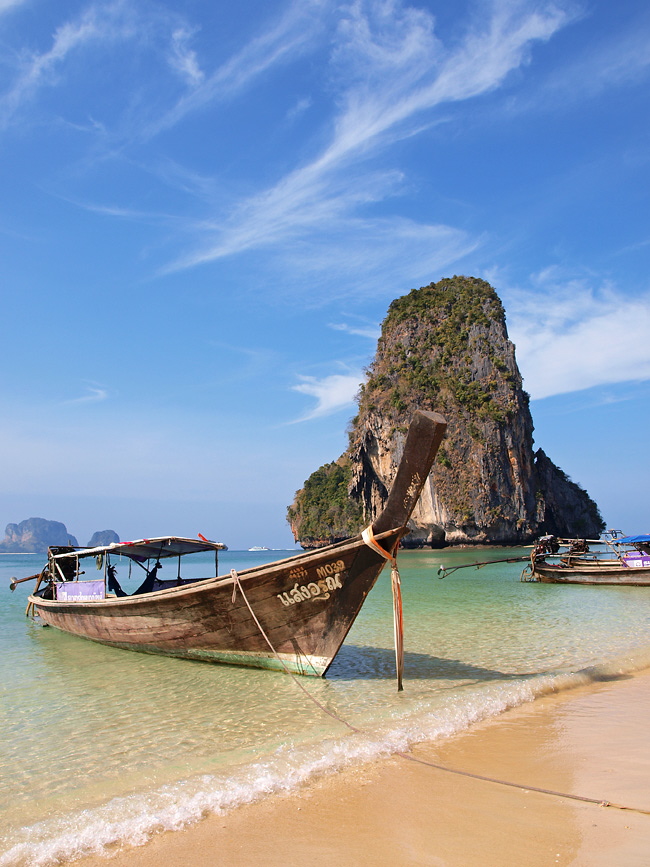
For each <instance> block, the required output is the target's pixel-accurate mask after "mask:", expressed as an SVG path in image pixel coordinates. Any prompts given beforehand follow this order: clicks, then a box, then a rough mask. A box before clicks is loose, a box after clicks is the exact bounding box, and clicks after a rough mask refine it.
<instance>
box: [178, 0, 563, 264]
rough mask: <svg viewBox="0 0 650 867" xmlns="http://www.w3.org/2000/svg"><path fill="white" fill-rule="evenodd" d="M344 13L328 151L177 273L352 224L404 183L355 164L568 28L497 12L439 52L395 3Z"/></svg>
mask: <svg viewBox="0 0 650 867" xmlns="http://www.w3.org/2000/svg"><path fill="white" fill-rule="evenodd" d="M349 9H350V13H349V16H348V17H346V18H345V19H344V20H343V21H342V23H341V25H340V27H339V30H338V40H339V41H338V43H337V46H336V48H335V51H334V54H333V58H334V59H333V62H334V67H335V69H336V70H337V71H338V70H340V71H341V74H340V75H339V82H340V84H341V85H342V86H343V87H344V89H343V90H342V92H341V93H340V95H339V99H338V104H339V105H340V106H341V109H340V111H339V113H338V115H336V116H334V117H333V118H332V120H331V127H332V130H333V134H332V136H331V137H330V141H329V144H328V145H327V146H326V147H325V148H324V149H323V150H322V151H321V152H320V154H318V155H317V156H316V157H315V158H314V159H313V160H312V161H311V162H310V163H307V164H306V165H303V166H302V167H300V168H296V169H295V170H293V171H291V172H290V173H288V174H287V175H285V176H284V177H283V178H281V179H280V180H279V181H278V182H277V183H276V184H275V185H274V186H272V187H270V188H268V189H266V190H265V191H263V192H261V193H259V194H257V195H254V196H251V197H250V198H248V199H247V200H244V201H242V202H240V203H239V204H237V205H236V206H235V207H234V208H233V209H232V210H231V213H230V216H229V217H228V216H227V217H225V218H220V219H218V220H217V219H215V221H214V225H213V226H211V227H210V226H206V232H205V233H204V234H205V235H206V236H207V240H205V241H204V242H203V243H202V244H201V245H200V246H197V248H196V249H195V250H194V251H193V252H191V253H189V254H188V255H186V256H185V257H183V258H181V259H179V260H178V261H177V263H176V265H175V267H176V268H185V267H190V266H193V265H197V264H199V263H204V262H211V261H214V260H217V259H220V258H223V257H225V256H230V255H233V254H237V253H241V252H243V251H246V250H250V249H254V248H261V247H267V248H268V247H269V246H270V245H277V244H278V243H279V242H285V243H286V242H288V241H290V240H295V239H301V240H302V239H305V237H307V236H308V235H309V233H310V232H311V231H313V230H314V229H316V228H317V229H318V230H319V231H323V230H326V231H327V230H328V229H330V230H331V229H332V228H336V229H340V227H341V221H342V220H344V219H347V220H351V219H356V218H355V214H356V212H357V211H358V209H359V207H361V206H365V205H367V204H369V203H371V202H378V201H381V200H383V199H385V198H386V197H387V196H389V195H393V194H395V192H397V191H398V190H399V188H400V186H401V184H402V182H403V181H402V178H401V175H400V174H399V173H397V172H394V171H393V172H391V171H387V172H386V171H385V172H379V173H371V172H368V171H365V172H364V171H363V169H362V170H361V171H360V166H361V165H362V161H365V160H366V159H367V158H368V157H369V156H370V155H371V154H374V153H376V152H377V151H378V150H379V149H381V148H384V147H385V146H386V145H388V144H389V143H391V142H394V141H395V140H397V139H400V138H404V137H407V136H410V135H413V134H416V133H417V132H418V131H419V130H420V129H422V126H423V124H428V123H432V122H433V121H434V118H433V116H432V115H431V111H432V110H433V109H435V108H436V107H439V106H441V105H442V104H444V103H447V102H453V101H458V100H466V99H469V98H471V97H475V96H477V95H479V94H482V93H486V92H488V91H490V90H492V89H494V88H496V87H498V86H499V85H500V84H501V83H502V81H503V79H504V78H505V77H506V75H507V74H508V73H509V72H511V71H512V70H513V69H516V68H517V67H519V66H520V65H521V64H523V63H524V62H526V60H527V55H528V52H529V50H530V47H531V45H532V44H533V43H534V42H535V41H539V40H546V39H549V38H550V37H551V36H552V34H553V33H554V32H556V31H557V30H558V29H559V28H560V27H562V26H563V25H564V24H565V23H566V21H567V16H566V15H564V14H563V13H561V12H559V11H557V10H556V9H555V8H554V7H551V6H549V7H548V8H547V11H546V12H545V13H544V12H541V11H534V12H530V11H528V10H527V8H526V6H525V4H521V3H516V2H514V3H506V4H496V6H495V7H494V12H493V14H492V17H491V18H489V19H488V20H486V21H484V22H482V26H481V27H477V29H476V30H475V31H473V32H472V33H470V34H469V35H468V36H467V37H466V39H465V41H464V42H462V43H461V44H460V45H458V46H455V47H454V48H453V49H449V50H444V49H443V48H442V47H441V45H440V43H439V42H438V41H437V39H436V38H435V37H434V34H433V19H432V17H431V16H430V15H429V14H428V13H426V12H424V11H422V10H416V9H414V8H410V7H407V8H404V7H403V6H402V5H401V4H400V3H398V2H397V0H387V2H375V3H373V2H366V3H362V2H354V3H352V4H351V5H350V7H349ZM206 86H208V85H206ZM191 98H194V97H191ZM367 224H368V222H367V221H366V225H367ZM380 225H381V224H380ZM426 228H428V229H431V228H436V229H438V228H441V229H443V230H446V231H448V232H452V231H453V230H451V229H448V228H447V227H426ZM403 252H404V251H402V253H403ZM403 258H404V255H402V259H403Z"/></svg>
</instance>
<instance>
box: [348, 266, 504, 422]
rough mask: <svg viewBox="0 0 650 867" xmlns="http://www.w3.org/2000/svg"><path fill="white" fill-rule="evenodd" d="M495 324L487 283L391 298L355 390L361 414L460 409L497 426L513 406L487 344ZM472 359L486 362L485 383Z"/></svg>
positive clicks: (499, 361) (495, 300)
mask: <svg viewBox="0 0 650 867" xmlns="http://www.w3.org/2000/svg"><path fill="white" fill-rule="evenodd" d="M495 323H496V324H497V325H498V328H499V330H501V329H505V313H504V310H503V305H502V304H501V301H500V300H499V297H498V296H497V294H496V292H495V291H494V289H493V288H492V287H491V286H490V284H489V283H486V282H485V281H484V280H478V279H476V278H474V277H453V278H446V279H444V280H440V281H439V282H438V283H431V284H430V285H429V286H424V287H423V288H421V289H412V290H411V291H410V292H409V293H408V295H404V296H403V297H402V298H397V299H396V300H395V301H393V302H392V304H391V305H390V307H389V308H388V315H387V316H386V319H385V320H384V323H383V328H382V336H381V338H380V340H379V346H378V350H377V357H376V359H375V361H374V362H373V364H372V366H371V368H370V370H369V371H368V373H369V376H368V381H367V382H366V384H365V386H364V387H363V388H362V391H361V400H360V409H361V411H362V412H363V411H366V412H372V411H373V410H380V411H381V412H382V413H384V414H386V413H387V414H389V415H391V416H393V417H395V416H396V415H402V414H404V413H405V412H406V411H407V410H408V411H411V410H413V409H414V408H416V405H417V406H420V407H421V406H422V400H423V399H424V400H425V401H432V400H435V402H436V405H437V408H438V409H440V410H442V411H443V412H444V411H445V409H446V408H447V407H448V406H454V407H461V408H462V409H463V410H465V411H466V412H467V413H468V414H470V415H472V416H476V417H478V418H490V419H492V420H493V421H496V422H504V421H505V420H506V419H507V418H508V416H509V415H511V414H512V413H513V412H514V411H515V410H516V405H515V402H514V401H513V400H511V399H510V398H511V395H509V394H504V393H503V384H504V383H507V384H511V385H514V384H515V379H516V377H515V376H514V372H511V371H510V370H509V368H508V365H507V363H506V362H505V361H504V359H503V358H502V357H500V355H499V353H498V352H496V351H495V349H494V347H493V346H492V343H491V341H490V339H489V335H490V330H491V326H493V324H495ZM477 357H480V358H482V359H484V360H485V361H486V362H489V363H490V365H491V367H492V372H493V375H492V376H489V377H485V376H481V377H478V376H477V375H476V370H475V364H474V362H475V360H476V358H477ZM499 391H500V392H501V393H500V394H499V393H498V392H499ZM474 432H476V433H477V430H476V428H474Z"/></svg>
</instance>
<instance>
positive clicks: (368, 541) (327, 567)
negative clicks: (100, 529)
mask: <svg viewBox="0 0 650 867" xmlns="http://www.w3.org/2000/svg"><path fill="white" fill-rule="evenodd" d="M445 428H446V422H445V421H444V419H443V418H442V416H440V415H438V414H437V413H432V412H424V411H419V412H417V413H416V414H415V417H414V419H413V422H412V424H411V426H410V428H409V432H408V435H407V438H406V442H405V444H404V451H403V455H402V459H401V461H400V465H399V467H398V470H397V474H396V476H395V480H394V482H393V486H392V489H391V492H390V495H389V497H388V499H387V501H386V504H385V507H384V509H383V511H382V512H381V514H380V515H379V516H378V517H377V519H376V520H375V521H374V523H373V524H372V525H371V526H370V527H368V528H367V529H366V530H365V531H364V532H363V534H360V535H359V536H355V537H353V538H351V539H348V540H346V541H344V542H338V543H336V544H333V545H328V546H326V547H324V548H319V549H316V550H313V551H309V552H304V553H302V554H298V555H296V556H292V557H289V558H287V559H285V560H279V561H277V562H274V563H269V564H266V565H263V566H255V567H252V568H249V569H246V570H242V571H240V572H238V573H237V572H235V571H234V570H233V571H231V573H230V574H226V575H221V576H220V575H219V574H218V569H217V564H216V562H215V570H214V574H213V575H211V576H210V577H205V578H199V579H197V578H191V579H185V578H183V577H182V576H181V565H182V560H183V558H184V557H185V556H186V555H188V554H190V553H196V552H197V551H201V552H205V551H214V553H215V560H216V558H217V557H218V551H219V550H222V549H223V547H225V546H223V545H220V544H219V543H215V542H210V541H208V540H207V539H203V538H201V539H200V540H192V539H182V538H179V537H161V538H158V539H149V540H146V539H143V540H140V541H138V542H132V543H120V544H115V545H109V546H106V547H101V548H87V549H77V548H66V549H61V548H52V549H50V552H49V556H48V562H47V564H46V565H45V567H44V569H43V571H42V572H41V573H40V575H39V576H30V577H34V578H36V577H37V578H38V584H37V588H36V590H35V592H34V593H33V594H32V595H31V596H30V597H29V605H28V609H30V608H31V610H32V611H33V612H34V614H35V615H37V616H39V617H40V619H41V620H42V622H43V623H45V624H47V625H49V626H53V627H56V628H58V629H61V630H63V631H65V632H68V633H71V634H73V635H77V636H80V637H83V638H88V639H91V640H93V641H98V642H100V643H102V644H106V645H110V646H113V647H119V648H125V649H129V650H137V651H142V652H146V653H158V654H165V655H169V656H177V657H185V658H189V659H198V660H207V661H212V662H223V663H230V664H239V665H249V666H254V667H260V668H269V669H285V670H288V671H291V672H295V673H299V674H307V675H316V676H322V675H323V674H325V672H326V671H327V669H328V668H329V666H330V665H331V663H332V660H333V659H334V657H335V656H336V654H337V652H338V650H339V648H340V647H341V644H342V643H343V640H344V639H345V636H346V635H347V633H348V631H349V629H350V627H351V626H352V624H353V623H354V620H355V619H356V617H357V615H358V613H359V611H360V609H361V607H362V605H363V602H364V600H365V598H366V596H367V595H368V593H369V592H370V590H371V589H372V587H373V585H374V583H375V581H376V580H377V578H378V577H379V574H380V572H381V571H382V569H383V567H384V565H385V564H386V562H387V561H392V562H393V564H394V560H395V556H396V552H397V548H398V546H399V542H400V539H401V538H402V537H403V536H404V535H405V534H406V533H407V532H408V529H407V523H408V520H409V518H410V516H411V513H412V511H413V508H414V507H415V504H416V502H417V500H418V498H419V496H420V493H421V491H422V487H423V486H424V483H425V481H426V479H427V477H428V475H429V471H430V469H431V466H432V464H433V461H434V458H435V455H436V452H437V450H438V447H439V445H440V442H441V440H442V437H443V435H444V431H445ZM118 555H119V556H121V557H124V558H126V559H127V560H128V561H131V562H132V563H138V564H140V565H141V566H142V567H143V568H144V570H145V571H146V577H145V580H144V581H143V583H142V585H141V586H140V587H139V588H138V590H137V591H136V592H135V593H134V594H132V595H130V596H129V595H126V594H125V593H124V591H123V590H122V588H121V586H120V585H119V580H118V578H117V575H116V573H115V560H116V557H117V556H118ZM98 558H99V560H101V568H102V569H103V570H104V571H103V577H102V578H100V579H98V580H95V581H85V580H83V579H81V575H82V574H83V573H84V569H83V568H82V566H83V564H84V562H89V563H92V560H93V559H95V560H98ZM168 558H177V560H178V570H177V577H176V579H174V580H173V581H167V582H162V581H160V580H159V576H158V571H159V569H160V568H161V562H162V561H163V560H165V559H168ZM394 571H396V570H394ZM392 578H393V589H394V594H395V593H397V594H398V595H397V596H396V597H395V598H396V600H397V601H396V609H395V611H396V635H397V634H398V633H400V635H401V597H399V575H398V574H397V578H395V574H393V576H392ZM21 580H27V579H21ZM14 583H18V582H14ZM396 583H397V586H396ZM400 679H401V674H400V665H399V661H398V680H400Z"/></svg>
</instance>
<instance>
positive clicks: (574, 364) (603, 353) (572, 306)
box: [506, 272, 650, 399]
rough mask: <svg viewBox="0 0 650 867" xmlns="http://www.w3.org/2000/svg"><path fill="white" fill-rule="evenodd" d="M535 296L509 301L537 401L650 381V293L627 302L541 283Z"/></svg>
mask: <svg viewBox="0 0 650 867" xmlns="http://www.w3.org/2000/svg"><path fill="white" fill-rule="evenodd" d="M537 282H538V288H540V289H542V290H543V291H541V292H538V293H536V294H532V293H523V292H521V293H518V292H509V293H507V298H508V301H507V305H506V306H507V311H508V330H509V333H510V337H511V338H512V340H513V342H514V343H515V345H516V348H517V363H518V365H519V369H520V370H521V373H522V375H523V377H524V388H525V389H526V390H527V391H528V392H529V393H530V396H531V397H532V398H533V399H539V398H544V397H551V396H553V395H556V394H565V393H568V392H572V391H580V390H582V389H586V388H592V387H593V386H597V385H605V384H614V383H622V382H627V381H633V380H636V381H639V380H647V379H650V340H648V334H650V293H645V294H643V295H639V296H637V297H629V296H624V295H622V294H621V293H620V292H618V291H616V290H615V289H613V288H611V287H604V288H600V289H593V288H591V287H590V286H588V285H587V284H586V283H585V281H583V280H573V281H569V280H567V281H565V282H560V283H558V282H557V278H556V276H555V275H554V274H553V272H546V273H545V274H543V275H540V277H539V278H538V281H537Z"/></svg>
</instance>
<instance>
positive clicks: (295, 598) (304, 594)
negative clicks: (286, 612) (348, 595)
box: [277, 560, 345, 607]
mask: <svg viewBox="0 0 650 867" xmlns="http://www.w3.org/2000/svg"><path fill="white" fill-rule="evenodd" d="M344 567H345V564H344V562H343V560H337V562H336V563H328V564H327V566H319V567H318V569H317V570H316V572H317V573H318V574H319V576H320V575H321V574H322V575H324V577H321V578H319V580H318V581H310V582H309V584H302V585H298V582H297V581H296V583H295V584H294V585H293V587H292V588H291V590H289V591H287V592H285V593H278V594H277V597H278V599H279V600H280V602H281V603H282V604H283V605H284V606H286V607H288V606H289V605H298V604H299V603H300V602H307V601H309V600H314V599H329V598H330V596H331V593H332V591H334V590H340V589H341V588H342V587H343V584H342V581H343V569H344ZM334 569H336V570H338V571H334ZM321 570H322V572H321ZM330 570H331V574H329V573H330ZM291 577H293V576H291Z"/></svg>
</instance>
